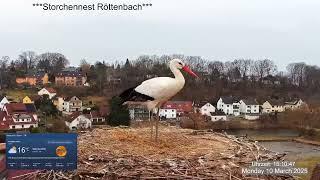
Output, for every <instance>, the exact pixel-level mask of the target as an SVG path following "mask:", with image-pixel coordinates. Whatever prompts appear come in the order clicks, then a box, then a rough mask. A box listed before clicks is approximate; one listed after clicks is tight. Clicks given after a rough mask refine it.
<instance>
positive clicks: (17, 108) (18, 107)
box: [5, 103, 27, 114]
mask: <svg viewBox="0 0 320 180" xmlns="http://www.w3.org/2000/svg"><path fill="white" fill-rule="evenodd" d="M5 107H6V109H7V111H8V113H9V114H11V113H15V112H27V108H26V106H25V104H23V103H10V104H6V105H5Z"/></svg>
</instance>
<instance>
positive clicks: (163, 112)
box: [159, 104, 177, 119]
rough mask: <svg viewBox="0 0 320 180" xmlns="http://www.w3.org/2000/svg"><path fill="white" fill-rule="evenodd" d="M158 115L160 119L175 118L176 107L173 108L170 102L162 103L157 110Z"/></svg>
mask: <svg viewBox="0 0 320 180" xmlns="http://www.w3.org/2000/svg"><path fill="white" fill-rule="evenodd" d="M159 117H160V118H161V119H175V118H177V109H174V108H173V107H172V106H171V105H170V104H164V105H163V106H162V107H161V108H160V110H159Z"/></svg>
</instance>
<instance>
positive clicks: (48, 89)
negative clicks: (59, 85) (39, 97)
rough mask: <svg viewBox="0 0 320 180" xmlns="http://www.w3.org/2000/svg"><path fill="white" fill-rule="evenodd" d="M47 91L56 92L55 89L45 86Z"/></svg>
mask: <svg viewBox="0 0 320 180" xmlns="http://www.w3.org/2000/svg"><path fill="white" fill-rule="evenodd" d="M45 89H46V90H47V91H48V92H49V93H57V91H56V90H55V89H53V88H50V87H46V88H45Z"/></svg>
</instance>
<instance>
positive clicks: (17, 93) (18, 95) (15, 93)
mask: <svg viewBox="0 0 320 180" xmlns="http://www.w3.org/2000/svg"><path fill="white" fill-rule="evenodd" d="M1 93H3V94H6V95H7V96H8V97H9V98H12V99H13V100H15V101H18V102H19V101H22V99H23V98H24V97H25V96H29V97H30V96H32V95H36V94H37V91H36V90H34V89H10V90H6V91H1Z"/></svg>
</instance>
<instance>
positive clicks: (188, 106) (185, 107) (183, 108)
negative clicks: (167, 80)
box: [162, 101, 193, 113]
mask: <svg viewBox="0 0 320 180" xmlns="http://www.w3.org/2000/svg"><path fill="white" fill-rule="evenodd" d="M162 108H164V109H176V110H177V113H186V112H191V111H192V110H193V108H192V101H168V102H167V103H165V104H164V105H163V106H162Z"/></svg>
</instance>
